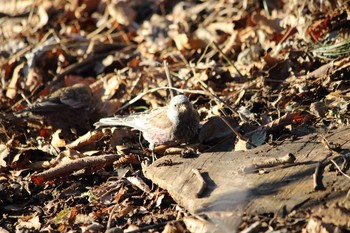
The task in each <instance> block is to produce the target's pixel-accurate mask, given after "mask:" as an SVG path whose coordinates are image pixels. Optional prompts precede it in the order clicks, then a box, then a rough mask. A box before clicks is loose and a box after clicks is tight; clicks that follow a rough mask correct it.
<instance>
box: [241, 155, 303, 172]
mask: <svg viewBox="0 0 350 233" xmlns="http://www.w3.org/2000/svg"><path fill="white" fill-rule="evenodd" d="M295 160H296V158H295V156H294V155H293V154H292V153H288V154H286V155H284V156H282V157H279V158H272V159H268V160H266V161H264V162H261V163H255V164H252V165H249V166H246V167H243V168H241V169H240V172H243V173H251V172H256V171H258V170H259V169H262V168H271V167H276V166H279V165H284V164H293V163H294V161H295Z"/></svg>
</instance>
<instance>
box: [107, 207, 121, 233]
mask: <svg viewBox="0 0 350 233" xmlns="http://www.w3.org/2000/svg"><path fill="white" fill-rule="evenodd" d="M118 206H119V204H118V203H117V204H115V205H114V206H113V209H112V210H111V212H110V213H109V216H108V221H107V226H106V232H108V230H109V229H110V228H111V226H112V220H113V215H114V213H115V211H116V209H117V208H118Z"/></svg>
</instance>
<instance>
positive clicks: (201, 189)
mask: <svg viewBox="0 0 350 233" xmlns="http://www.w3.org/2000/svg"><path fill="white" fill-rule="evenodd" d="M192 172H193V173H194V174H195V175H196V177H197V179H198V180H199V189H198V190H197V192H196V197H197V198H200V197H202V194H203V192H204V190H205V188H206V187H207V183H206V182H205V180H204V179H203V177H202V175H201V173H200V172H199V170H198V169H195V168H192Z"/></svg>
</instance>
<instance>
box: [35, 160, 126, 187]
mask: <svg viewBox="0 0 350 233" xmlns="http://www.w3.org/2000/svg"><path fill="white" fill-rule="evenodd" d="M118 159H119V155H116V154H105V155H100V156H93V157H85V158H80V159H75V160H72V161H70V162H68V163H62V164H59V165H58V166H56V167H54V168H51V169H49V170H47V171H44V172H42V173H39V174H36V175H33V176H31V180H32V181H33V182H34V183H35V184H42V183H43V182H45V181H48V180H53V179H57V178H60V177H64V176H68V175H70V174H72V173H73V172H74V171H78V170H80V169H83V168H92V167H102V166H105V165H107V164H110V163H113V162H114V161H116V160H118Z"/></svg>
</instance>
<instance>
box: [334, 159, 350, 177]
mask: <svg viewBox="0 0 350 233" xmlns="http://www.w3.org/2000/svg"><path fill="white" fill-rule="evenodd" d="M331 162H332V163H333V164H334V166H335V167H336V168H337V169H338V170H339V172H340V173H341V174H342V175H343V176H345V177H346V178H348V179H350V176H349V175H348V174H346V173H344V172H343V171H342V169H341V168H340V167H339V166H338V164H337V163H336V162H334V160H333V159H331Z"/></svg>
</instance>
